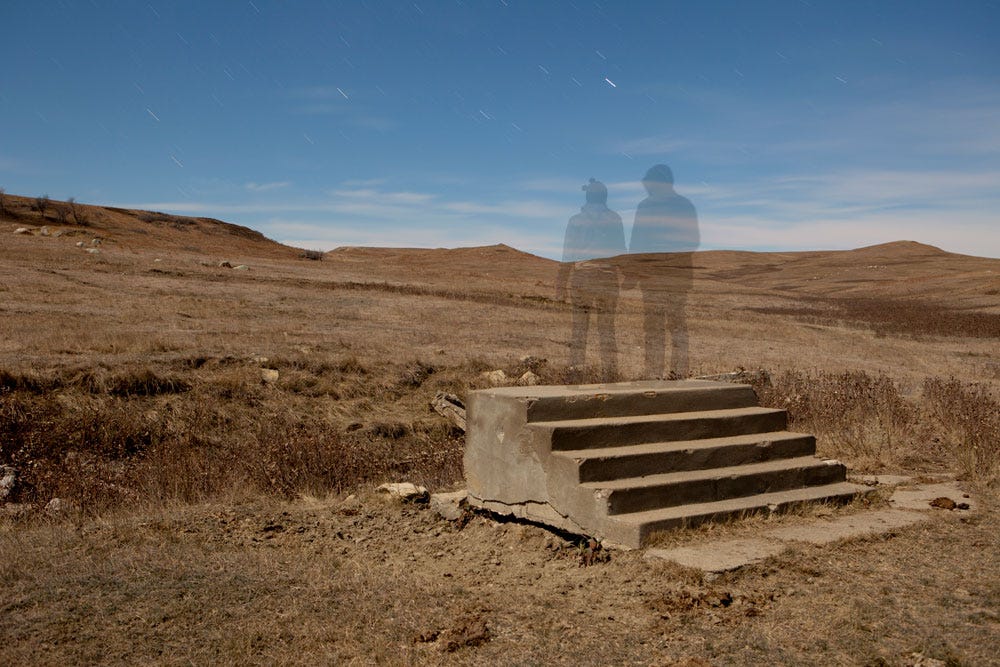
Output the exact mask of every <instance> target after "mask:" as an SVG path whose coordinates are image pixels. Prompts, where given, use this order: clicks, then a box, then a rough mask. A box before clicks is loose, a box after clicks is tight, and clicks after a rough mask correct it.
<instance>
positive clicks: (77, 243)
mask: <svg viewBox="0 0 1000 667" xmlns="http://www.w3.org/2000/svg"><path fill="white" fill-rule="evenodd" d="M85 245H87V244H86V243H84V242H83V241H77V242H76V247H77V248H82V247H83V246H85Z"/></svg>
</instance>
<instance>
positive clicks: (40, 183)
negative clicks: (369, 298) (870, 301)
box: [0, 0, 1000, 257]
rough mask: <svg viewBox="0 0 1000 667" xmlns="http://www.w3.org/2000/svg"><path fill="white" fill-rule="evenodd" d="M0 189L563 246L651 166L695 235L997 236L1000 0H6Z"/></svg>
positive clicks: (787, 243)
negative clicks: (586, 202) (600, 187)
mask: <svg viewBox="0 0 1000 667" xmlns="http://www.w3.org/2000/svg"><path fill="white" fill-rule="evenodd" d="M0 17H2V19H3V21H2V23H3V25H4V26H5V30H4V38H3V40H0V62H3V63H4V64H5V66H4V73H3V77H2V78H0V128H2V129H0V187H4V188H5V189H6V190H7V192H10V193H13V194H25V195H32V196H33V195H38V194H42V193H47V194H49V195H50V196H52V197H53V198H56V199H64V198H67V197H71V196H72V197H76V199H77V200H79V201H82V202H88V203H89V202H93V203H99V204H108V205H119V206H130V207H141V208H150V209H155V210H163V211H169V212H177V213H185V214H191V215H205V216H213V217H218V218H222V219H225V220H229V221H232V222H237V223H240V224H244V225H248V226H250V227H253V228H255V229H258V230H260V231H262V232H264V233H265V234H267V235H268V236H270V237H271V238H274V239H277V240H280V241H283V242H287V243H290V244H292V245H297V246H301V247H310V248H320V249H329V248H333V247H337V246H341V245H390V246H420V247H439V246H464V245H482V244H491V243H500V242H502V243H507V244H509V245H512V246H515V247H518V248H521V249H524V250H528V251H531V252H535V253H538V254H542V255H546V256H551V257H558V256H559V253H560V247H561V243H562V234H563V231H564V229H565V224H566V220H567V219H568V218H569V216H570V215H572V214H573V213H574V212H575V211H576V210H578V207H579V205H580V204H581V203H582V201H581V200H582V193H581V191H580V186H581V185H582V184H583V183H585V182H586V181H587V179H588V178H589V177H595V178H598V179H600V180H602V181H604V182H605V183H607V184H608V186H609V190H610V197H609V205H610V206H611V207H612V208H614V209H616V210H618V211H619V212H620V213H621V214H622V217H623V218H624V219H625V221H626V228H628V226H629V225H630V223H631V219H632V214H633V211H634V208H635V205H636V203H637V202H638V201H639V200H640V199H641V197H642V194H641V186H640V184H639V182H638V181H639V179H640V178H641V176H642V175H643V173H644V172H645V171H646V169H647V168H648V167H649V166H651V165H653V164H655V163H658V162H663V163H666V164H668V165H670V166H671V167H672V168H673V171H674V173H675V176H676V180H677V189H678V191H679V192H681V193H682V194H685V195H687V196H688V197H689V198H690V199H691V200H692V201H693V203H694V204H695V206H696V207H697V209H698V213H699V217H700V221H701V236H702V244H703V248H732V249H748V250H784V249H791V250H797V249H831V248H853V247H859V246H863V245H870V244H874V243H881V242H885V241H891V240H899V239H910V240H916V241H921V242H924V243H931V244H934V245H937V246H940V247H943V248H945V249H947V250H951V251H954V252H963V253H968V254H976V255H984V256H992V257H1000V224H998V218H1000V187H998V186H1000V2H997V1H990V2H986V1H984V2H971V1H970V2H965V1H956V2H921V1H917V0H914V1H906V2H883V3H878V2H850V1H840V2H819V1H809V2H806V1H804V0H802V1H799V0H796V1H794V2H792V1H789V2H772V3H763V2H755V3H750V2H721V1H720V2H712V1H709V2H697V3H696V2H684V3H681V2H587V1H584V0H579V1H577V2H572V3H571V2H551V3H547V2H538V1H533V2H529V1H526V0H482V1H467V2H466V1H462V2H459V1H458V0H439V1H438V2H430V1H428V0H420V1H418V2H409V1H401V2H388V1H386V2H381V1H375V0H369V1H367V2H360V1H358V2H306V1H301V2H293V1H291V0H253V1H252V2H247V1H243V0H233V1H231V2H222V1H204V0H203V1H200V2H195V1H188V0H176V1H173V2H167V1H166V0H152V1H150V2H145V1H143V0H135V1H131V0H129V1H126V0H117V1H116V0H92V1H86V0H76V1H66V2H55V1H46V2H41V1H38V0H31V1H28V0H4V3H3V8H2V9H0Z"/></svg>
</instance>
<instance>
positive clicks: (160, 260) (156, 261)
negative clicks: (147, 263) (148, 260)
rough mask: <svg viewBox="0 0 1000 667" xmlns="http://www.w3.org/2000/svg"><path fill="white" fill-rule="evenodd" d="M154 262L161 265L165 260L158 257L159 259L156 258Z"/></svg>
mask: <svg viewBox="0 0 1000 667" xmlns="http://www.w3.org/2000/svg"><path fill="white" fill-rule="evenodd" d="M153 261H154V262H155V263H157V264H159V263H160V262H162V261H163V260H162V259H160V258H159V257H157V258H156V259H154V260H153Z"/></svg>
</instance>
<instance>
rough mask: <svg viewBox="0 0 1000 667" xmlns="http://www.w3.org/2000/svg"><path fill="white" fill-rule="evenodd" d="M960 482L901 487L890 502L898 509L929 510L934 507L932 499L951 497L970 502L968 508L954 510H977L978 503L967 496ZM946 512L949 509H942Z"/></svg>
mask: <svg viewBox="0 0 1000 667" xmlns="http://www.w3.org/2000/svg"><path fill="white" fill-rule="evenodd" d="M967 495H968V494H966V493H965V491H963V490H962V489H961V488H960V487H959V486H958V482H944V483H941V484H922V485H920V486H917V487H914V488H905V487H904V488H899V489H896V490H895V492H893V494H892V498H890V499H889V504H890V505H892V506H893V507H895V508H897V509H907V510H927V509H932V507H931V504H930V503H931V501H932V500H934V499H935V498H941V497H944V498H950V499H951V500H954V501H955V503H968V505H969V509H967V510H954V511H956V512H969V511H975V509H976V503H975V501H974V500H973V499H972V498H968V497H966V496H967ZM940 511H942V512H946V511H948V510H940Z"/></svg>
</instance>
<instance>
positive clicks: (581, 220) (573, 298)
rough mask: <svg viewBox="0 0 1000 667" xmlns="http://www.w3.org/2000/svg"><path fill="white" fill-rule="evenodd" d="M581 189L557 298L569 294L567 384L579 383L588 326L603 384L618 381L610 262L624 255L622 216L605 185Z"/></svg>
mask: <svg viewBox="0 0 1000 667" xmlns="http://www.w3.org/2000/svg"><path fill="white" fill-rule="evenodd" d="M582 189H583V191H584V193H585V198H586V202H585V203H584V205H583V207H582V208H581V209H580V212H579V213H577V214H576V215H574V216H573V217H571V218H570V219H569V223H568V224H567V225H566V237H565V241H564V243H563V258H562V259H563V261H562V265H561V266H560V267H559V273H558V275H557V277H556V298H557V299H559V300H563V299H565V298H566V297H567V295H568V296H569V300H570V303H571V304H572V306H573V331H572V337H571V340H570V374H571V378H570V379H571V381H574V382H577V381H580V380H582V379H583V374H584V368H585V366H586V361H587V338H588V333H589V331H590V330H591V324H596V328H597V337H598V348H599V351H600V361H601V380H602V381H604V382H613V381H615V380H616V379H618V345H617V342H616V339H615V315H616V312H617V309H618V296H619V286H620V271H619V266H618V264H617V262H616V261H613V259H612V258H614V257H616V256H619V255H623V254H625V252H626V247H625V229H624V225H623V224H622V219H621V216H619V215H618V214H617V213H615V212H614V211H612V210H611V209H609V208H608V204H607V202H608V189H607V187H606V186H605V185H604V184H603V183H601V182H600V181H597V180H594V179H593V178H591V179H590V182H589V183H588V184H587V185H584V186H583V188H582Z"/></svg>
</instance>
